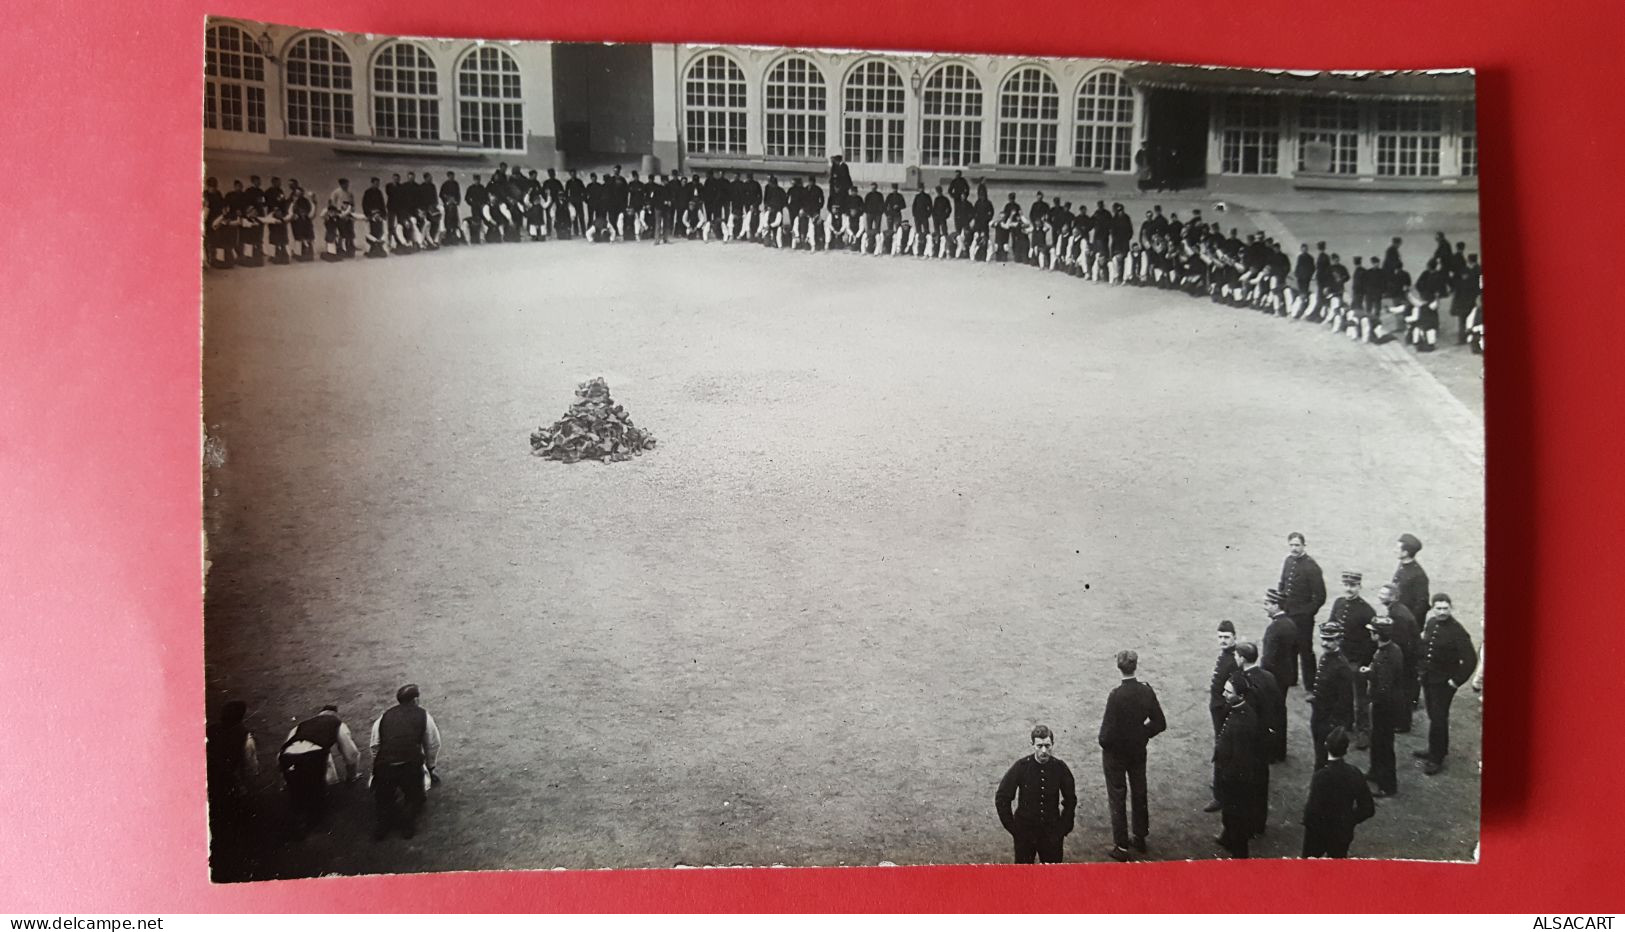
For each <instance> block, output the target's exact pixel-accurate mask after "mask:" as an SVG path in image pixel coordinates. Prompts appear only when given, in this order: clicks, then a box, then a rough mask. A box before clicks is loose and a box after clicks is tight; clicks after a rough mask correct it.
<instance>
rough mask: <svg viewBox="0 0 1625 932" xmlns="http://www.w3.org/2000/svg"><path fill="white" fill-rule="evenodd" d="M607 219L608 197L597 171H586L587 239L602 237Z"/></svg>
mask: <svg viewBox="0 0 1625 932" xmlns="http://www.w3.org/2000/svg"><path fill="white" fill-rule="evenodd" d="M608 219H609V198H608V195H607V192H606V191H605V190H604V183H603V182H601V181H599V180H598V173H597V172H588V173H587V241H588V242H594V243H596V242H598V241H599V240H600V239H602V238H604V236H605V232H604V229H605V227H606V226H607V224H608Z"/></svg>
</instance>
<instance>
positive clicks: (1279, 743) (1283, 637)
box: [1259, 589, 1298, 762]
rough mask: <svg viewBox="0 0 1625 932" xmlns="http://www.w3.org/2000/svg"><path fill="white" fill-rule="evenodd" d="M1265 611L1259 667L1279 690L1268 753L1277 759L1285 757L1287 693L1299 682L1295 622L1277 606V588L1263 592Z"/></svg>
mask: <svg viewBox="0 0 1625 932" xmlns="http://www.w3.org/2000/svg"><path fill="white" fill-rule="evenodd" d="M1264 614H1266V615H1269V623H1267V625H1266V627H1264V651H1263V658H1261V664H1259V666H1263V667H1264V669H1266V671H1269V675H1272V677H1276V687H1277V688H1279V690H1280V734H1276V736H1274V739H1276V745H1274V749H1272V750H1274V753H1272V755H1271V760H1277V762H1279V760H1287V718H1285V705H1287V692H1289V690H1290V688H1292V687H1295V685H1298V662H1297V661H1298V625H1297V622H1293V620H1292V615H1289V614H1287V612H1284V611H1282V609H1280V593H1279V591H1276V589H1269V593H1266V594H1264Z"/></svg>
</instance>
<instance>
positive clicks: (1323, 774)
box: [1303, 760, 1377, 844]
mask: <svg viewBox="0 0 1625 932" xmlns="http://www.w3.org/2000/svg"><path fill="white" fill-rule="evenodd" d="M1376 811H1377V806H1376V804H1375V803H1374V802H1372V801H1371V788H1370V787H1368V786H1366V785H1365V775H1364V774H1362V773H1360V771H1359V770H1358V769H1357V768H1356V767H1354V765H1352V764H1350V763H1348V762H1347V761H1342V760H1334V761H1331V762H1329V763H1328V764H1327V765H1326V766H1325V767H1322V768H1321V769H1320V770H1317V771H1315V775H1314V777H1312V778H1311V779H1310V780H1309V800H1308V802H1306V803H1305V804H1304V807H1303V824H1304V827H1305V828H1307V829H1309V830H1310V831H1311V832H1318V833H1322V834H1324V836H1325V837H1326V838H1328V839H1332V840H1336V841H1339V842H1342V843H1345V844H1346V843H1347V842H1348V841H1350V840H1352V839H1353V838H1354V826H1356V825H1359V824H1360V823H1361V822H1364V821H1365V820H1366V819H1369V818H1371V816H1372V815H1374V814H1375V813H1376Z"/></svg>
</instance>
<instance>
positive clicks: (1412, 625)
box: [1377, 582, 1422, 735]
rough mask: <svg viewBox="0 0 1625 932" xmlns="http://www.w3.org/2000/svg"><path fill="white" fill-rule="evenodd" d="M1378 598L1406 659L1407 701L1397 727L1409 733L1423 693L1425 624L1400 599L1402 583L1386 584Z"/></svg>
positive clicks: (1404, 692)
mask: <svg viewBox="0 0 1625 932" xmlns="http://www.w3.org/2000/svg"><path fill="white" fill-rule="evenodd" d="M1377 600H1378V601H1380V602H1381V603H1382V604H1383V606H1384V607H1385V609H1386V611H1387V613H1388V618H1389V620H1390V621H1391V622H1392V623H1393V637H1394V643H1395V644H1397V645H1399V653H1400V656H1401V657H1403V658H1404V661H1405V665H1404V667H1403V668H1402V669H1401V670H1400V675H1399V688H1400V693H1401V694H1402V695H1403V696H1404V697H1405V704H1404V709H1403V714H1402V715H1400V717H1399V720H1398V722H1397V723H1396V724H1395V725H1394V730H1395V731H1397V732H1399V733H1400V734H1402V735H1406V734H1410V731H1411V716H1412V714H1414V713H1415V711H1416V704H1417V703H1418V702H1419V701H1420V700H1421V696H1422V679H1421V670H1422V626H1421V624H1420V623H1418V622H1417V620H1416V616H1415V615H1412V614H1411V610H1410V609H1409V608H1407V607H1406V605H1405V603H1404V602H1401V601H1399V586H1397V585H1396V584H1394V583H1391V582H1390V583H1383V585H1382V588H1381V589H1379V590H1377Z"/></svg>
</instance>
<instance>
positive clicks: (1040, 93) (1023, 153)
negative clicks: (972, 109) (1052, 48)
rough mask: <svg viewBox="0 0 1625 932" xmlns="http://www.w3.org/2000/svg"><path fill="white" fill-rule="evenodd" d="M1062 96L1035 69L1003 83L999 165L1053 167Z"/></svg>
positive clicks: (1046, 78) (1014, 75)
mask: <svg viewBox="0 0 1625 932" xmlns="http://www.w3.org/2000/svg"><path fill="white" fill-rule="evenodd" d="M1060 117H1061V92H1060V91H1058V90H1056V88H1055V82H1054V81H1053V80H1051V79H1050V76H1049V75H1047V74H1045V73H1044V69H1042V68H1039V67H1037V66H1036V65H1028V66H1027V67H1025V68H1022V69H1020V70H1018V71H1016V72H1015V73H1013V74H1011V75H1010V77H1008V78H1005V79H1004V87H1003V89H1002V90H1000V91H999V164H1000V165H1054V164H1055V145H1056V143H1055V138H1056V135H1057V133H1058V130H1059V129H1060Z"/></svg>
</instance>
